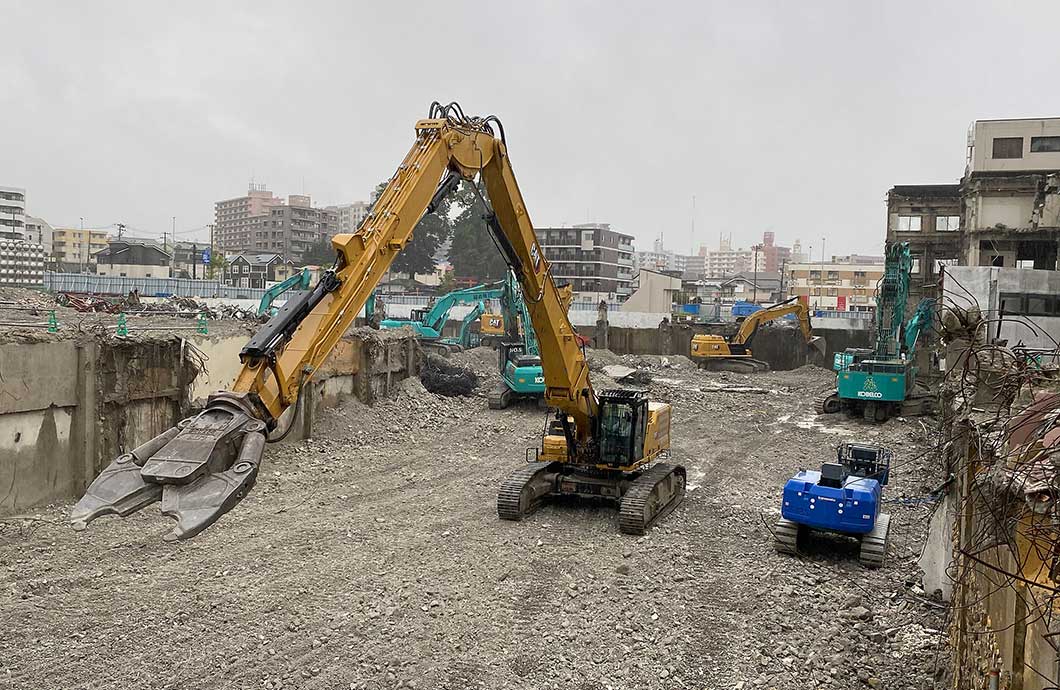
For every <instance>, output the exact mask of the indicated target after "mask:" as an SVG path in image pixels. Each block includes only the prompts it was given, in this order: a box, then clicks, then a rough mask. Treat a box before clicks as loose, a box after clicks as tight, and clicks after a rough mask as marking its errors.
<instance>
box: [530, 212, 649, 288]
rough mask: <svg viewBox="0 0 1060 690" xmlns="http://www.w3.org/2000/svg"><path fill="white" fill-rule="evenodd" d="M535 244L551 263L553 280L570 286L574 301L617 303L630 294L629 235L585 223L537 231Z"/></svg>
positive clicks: (605, 226)
mask: <svg viewBox="0 0 1060 690" xmlns="http://www.w3.org/2000/svg"><path fill="white" fill-rule="evenodd" d="M537 240H538V242H539V243H540V244H541V247H542V249H543V250H544V253H545V258H546V259H548V260H549V261H550V262H552V275H553V277H554V278H555V279H556V280H557V281H558V282H560V283H570V284H571V287H572V288H573V289H574V292H575V293H576V294H575V299H576V300H578V301H585V302H599V301H601V300H602V301H609V302H621V301H624V300H625V299H626V298H627V297H629V295H630V293H631V292H632V289H631V287H630V284H631V282H632V281H633V236H632V235H627V234H624V233H621V232H616V231H615V230H612V229H611V226H610V225H609V224H607V223H587V224H584V225H575V226H573V227H570V228H538V229H537Z"/></svg>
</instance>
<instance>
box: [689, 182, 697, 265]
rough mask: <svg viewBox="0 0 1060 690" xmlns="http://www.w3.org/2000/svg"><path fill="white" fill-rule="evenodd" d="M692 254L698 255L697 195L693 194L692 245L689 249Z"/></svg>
mask: <svg viewBox="0 0 1060 690" xmlns="http://www.w3.org/2000/svg"><path fill="white" fill-rule="evenodd" d="M688 253H689V255H690V256H695V255H696V195H695V194H693V195H692V246H691V249H690V250H689V252H688Z"/></svg>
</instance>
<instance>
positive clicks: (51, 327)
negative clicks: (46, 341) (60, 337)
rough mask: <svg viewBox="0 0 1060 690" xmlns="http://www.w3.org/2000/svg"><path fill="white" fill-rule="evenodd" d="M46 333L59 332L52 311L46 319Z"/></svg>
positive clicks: (57, 321)
mask: <svg viewBox="0 0 1060 690" xmlns="http://www.w3.org/2000/svg"><path fill="white" fill-rule="evenodd" d="M48 332H49V333H58V332H59V320H58V319H57V318H55V311H54V310H52V313H51V316H49V317H48Z"/></svg>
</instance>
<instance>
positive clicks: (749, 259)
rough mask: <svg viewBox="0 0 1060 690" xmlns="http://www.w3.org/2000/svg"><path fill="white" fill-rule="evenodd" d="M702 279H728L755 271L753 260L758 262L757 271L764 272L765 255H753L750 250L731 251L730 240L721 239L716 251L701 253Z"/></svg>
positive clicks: (710, 250)
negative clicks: (738, 274)
mask: <svg viewBox="0 0 1060 690" xmlns="http://www.w3.org/2000/svg"><path fill="white" fill-rule="evenodd" d="M703 256H704V272H705V275H704V276H703V277H704V278H728V277H729V276H733V275H736V274H737V273H743V272H747V271H752V272H753V271H754V270H755V259H756V258H757V259H758V261H759V264H758V270H760V271H764V270H765V254H764V253H759V255H758V256H757V257H756V256H755V253H754V252H753V251H752V250H750V249H733V248H732V239H731V238H727V237H722V238H721V240H720V241H719V242H718V248H717V249H716V250H713V249H708V250H705V251H704V252H703Z"/></svg>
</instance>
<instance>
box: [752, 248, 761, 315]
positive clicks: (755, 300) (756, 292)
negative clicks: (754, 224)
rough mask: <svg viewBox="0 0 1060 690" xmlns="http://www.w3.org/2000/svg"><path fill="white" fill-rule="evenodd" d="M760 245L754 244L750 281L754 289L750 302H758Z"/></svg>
mask: <svg viewBox="0 0 1060 690" xmlns="http://www.w3.org/2000/svg"><path fill="white" fill-rule="evenodd" d="M761 246H762V245H760V244H756V245H755V246H754V250H755V255H754V256H755V258H754V281H753V282H752V283H751V285H752V288H753V289H754V292H753V293H752V294H753V295H754V296H753V297H751V304H758V248H759V247H761Z"/></svg>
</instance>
